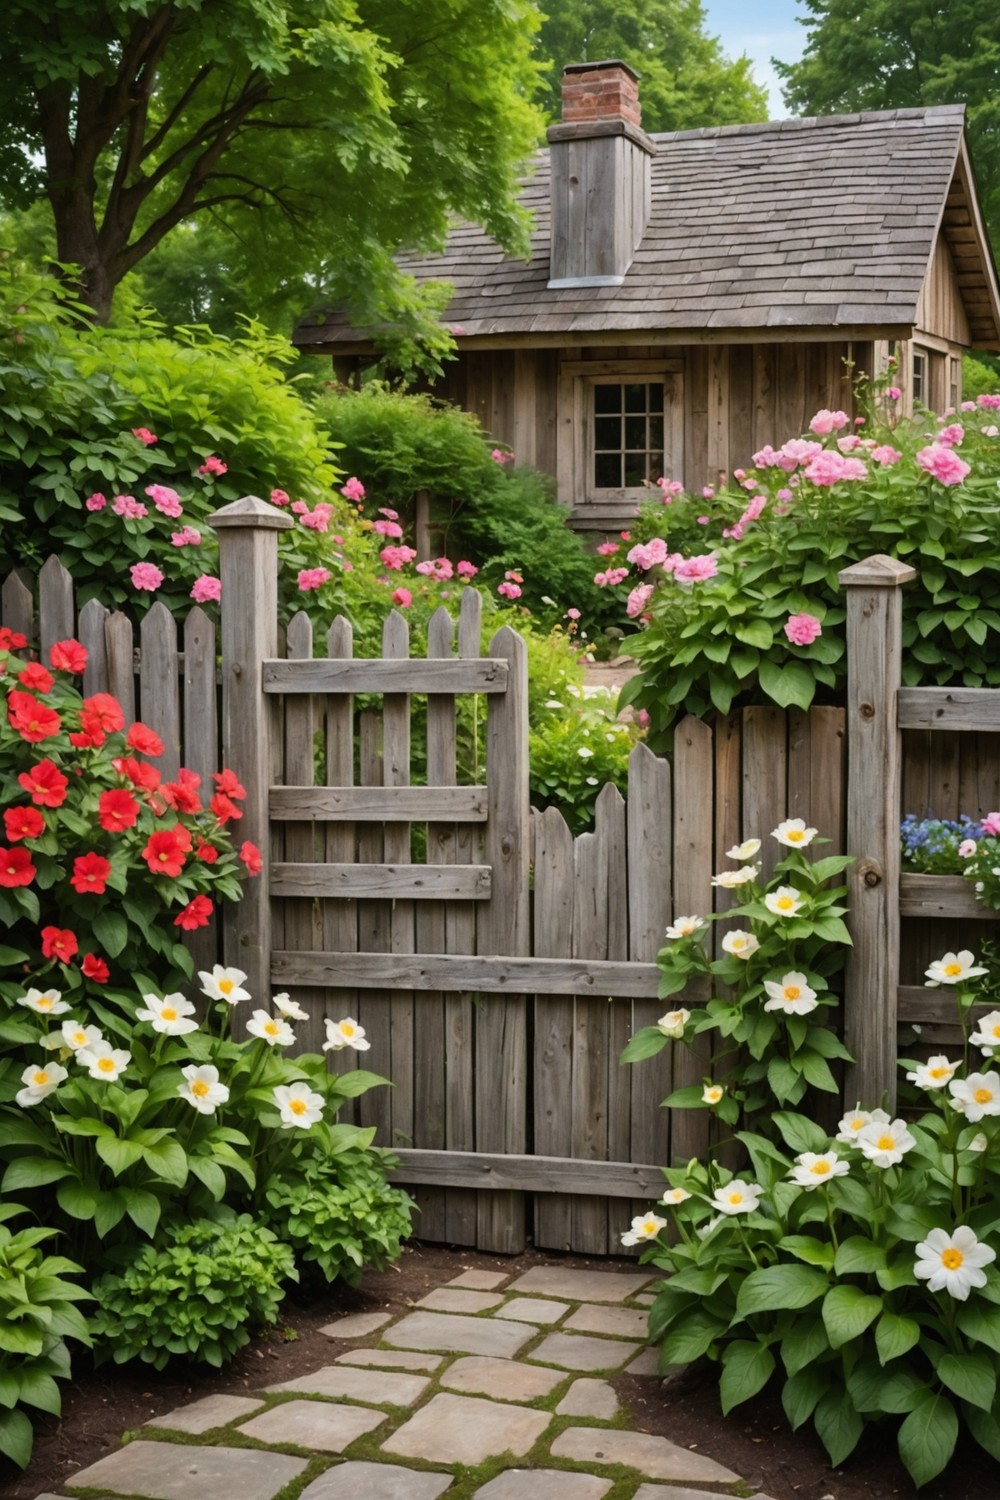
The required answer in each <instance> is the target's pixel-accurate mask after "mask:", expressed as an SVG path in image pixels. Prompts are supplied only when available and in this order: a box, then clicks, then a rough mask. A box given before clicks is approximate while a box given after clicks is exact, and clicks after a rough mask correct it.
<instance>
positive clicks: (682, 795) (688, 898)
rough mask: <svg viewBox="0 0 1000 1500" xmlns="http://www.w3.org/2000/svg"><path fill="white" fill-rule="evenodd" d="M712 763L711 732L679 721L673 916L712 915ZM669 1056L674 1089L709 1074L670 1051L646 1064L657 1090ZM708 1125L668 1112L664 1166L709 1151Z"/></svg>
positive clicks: (692, 1058) (704, 1063)
mask: <svg viewBox="0 0 1000 1500" xmlns="http://www.w3.org/2000/svg"><path fill="white" fill-rule="evenodd" d="M714 760H715V757H714V753H713V744H712V730H711V727H710V726H709V725H708V724H703V723H702V722H701V721H700V720H698V719H693V718H691V717H690V715H689V716H688V717H687V718H685V719H682V720H681V722H680V724H679V725H678V726H677V731H676V734H675V737H674V911H673V915H674V916H688V915H699V914H701V913H703V912H708V911H711V909H712V885H711V879H712V840H711V830H712V827H713V817H712V812H713V805H712V804H713V795H712V794H713V770H714ZM661 941H662V937H661ZM703 989H704V986H703V985H699V986H698V987H697V990H696V992H697V993H701V992H702V990H703ZM679 1003H680V1001H679V999H677V997H672V999H671V1005H670V1006H669V1007H666V1006H665V1007H664V1009H673V1008H675V1006H676V1005H677V1004H679ZM684 1003H685V1004H686V1003H687V1002H686V1001H685V1002H684ZM671 1053H672V1060H673V1087H674V1088H675V1089H676V1088H685V1087H689V1086H690V1085H692V1084H696V1083H700V1082H701V1080H702V1079H703V1078H704V1077H705V1075H706V1074H707V1073H709V1072H710V1064H709V1058H708V1053H707V1050H706V1048H705V1047H704V1046H703V1045H702V1046H700V1047H699V1048H698V1050H697V1051H690V1050H689V1049H688V1048H687V1047H684V1046H679V1047H673V1048H671V1049H669V1050H668V1051H667V1052H663V1053H660V1054H659V1057H655V1058H653V1059H652V1062H651V1064H649V1066H651V1067H652V1068H653V1069H654V1070H656V1071H657V1072H658V1073H659V1074H660V1082H661V1084H665V1082H666V1079H665V1077H664V1073H665V1068H663V1063H664V1062H665V1060H666V1059H667V1058H668V1057H669V1056H670V1055H671ZM658 1064H659V1065H660V1066H659V1067H658V1066H657V1065H658ZM643 1066H647V1065H646V1064H643V1063H640V1064H639V1067H643ZM668 1092H669V1089H668V1088H666V1087H663V1089H662V1092H661V1094H660V1098H661V1099H662V1098H663V1097H664V1096H665V1095H666V1094H667V1093H668ZM708 1125H709V1115H708V1112H707V1111H702V1110H694V1109H675V1110H673V1111H671V1113H670V1157H669V1160H671V1161H688V1160H690V1158H691V1157H692V1156H698V1157H702V1156H704V1154H705V1151H706V1149H707V1146H708ZM664 1165H666V1162H664Z"/></svg>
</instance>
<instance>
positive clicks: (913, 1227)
mask: <svg viewBox="0 0 1000 1500" xmlns="http://www.w3.org/2000/svg"><path fill="white" fill-rule="evenodd" d="M939 1217H940V1215H938V1214H936V1213H935V1212H934V1210H933V1209H931V1208H924V1207H922V1206H921V1205H920V1204H918V1203H894V1204H893V1205H892V1206H891V1207H890V1209H889V1211H888V1213H887V1214H886V1220H885V1222H886V1227H887V1229H889V1231H890V1232H891V1233H892V1234H894V1235H896V1236H897V1238H898V1239H901V1240H909V1241H910V1242H911V1243H913V1244H916V1243H917V1242H918V1241H919V1240H925V1239H926V1238H927V1236H928V1235H929V1234H930V1232H931V1230H932V1229H934V1228H936V1227H937V1222H938V1218H939Z"/></svg>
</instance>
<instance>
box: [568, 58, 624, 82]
mask: <svg viewBox="0 0 1000 1500" xmlns="http://www.w3.org/2000/svg"><path fill="white" fill-rule="evenodd" d="M600 68H621V70H622V72H624V73H627V74H628V75H629V77H630V78H632V79H634V80H635V82H636V83H638V82H639V74H638V73H637V72H636V71H635V69H634V68H633V67H632V66H631V64H630V63H627V62H623V61H622V59H621V58H620V57H611V58H607V59H606V60H605V61H604V62H580V63H567V64H566V66H565V67H564V68H563V77H564V78H565V77H566V74H567V73H594V72H596V71H597V70H598V69H600Z"/></svg>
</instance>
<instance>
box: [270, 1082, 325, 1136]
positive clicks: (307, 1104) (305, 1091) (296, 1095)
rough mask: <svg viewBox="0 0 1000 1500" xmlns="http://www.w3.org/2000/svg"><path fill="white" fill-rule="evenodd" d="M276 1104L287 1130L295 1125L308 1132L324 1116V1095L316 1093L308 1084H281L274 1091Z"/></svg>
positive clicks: (283, 1125)
mask: <svg viewBox="0 0 1000 1500" xmlns="http://www.w3.org/2000/svg"><path fill="white" fill-rule="evenodd" d="M274 1102H275V1104H276V1105H277V1106H278V1111H279V1113H280V1115H281V1124H282V1127H283V1128H284V1129H285V1130H288V1129H290V1128H291V1127H292V1126H293V1125H298V1126H299V1127H300V1128H301V1129H303V1130H308V1129H309V1127H310V1125H315V1124H316V1121H317V1120H319V1119H321V1118H322V1115H323V1095H322V1094H317V1093H314V1091H313V1090H312V1089H311V1088H310V1087H309V1085H308V1084H307V1083H289V1084H279V1085H278V1087H277V1088H276V1089H275V1091H274Z"/></svg>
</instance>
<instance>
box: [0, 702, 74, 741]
mask: <svg viewBox="0 0 1000 1500" xmlns="http://www.w3.org/2000/svg"><path fill="white" fill-rule="evenodd" d="M7 717H8V719H9V720H10V724H11V728H12V729H16V730H17V732H18V734H19V735H20V736H21V738H22V740H27V742H28V744H29V745H37V744H38V742H39V740H47V739H51V738H52V736H53V735H54V734H58V733H59V731H60V729H61V728H62V720H61V719H60V717H59V715H58V714H57V713H56V711H55V709H54V708H49V707H48V706H47V704H45V703H39V701H38V699H37V698H33V697H32V695H31V694H30V693H19V692H18V691H17V690H16V689H15V690H14V692H12V693H11V694H10V696H9V697H8V699H7Z"/></svg>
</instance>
